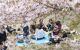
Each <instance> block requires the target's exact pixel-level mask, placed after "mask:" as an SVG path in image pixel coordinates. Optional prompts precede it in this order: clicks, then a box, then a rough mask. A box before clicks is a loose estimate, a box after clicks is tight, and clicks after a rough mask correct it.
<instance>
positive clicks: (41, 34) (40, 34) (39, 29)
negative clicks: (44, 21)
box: [32, 25, 45, 40]
mask: <svg viewBox="0 0 80 50" xmlns="http://www.w3.org/2000/svg"><path fill="white" fill-rule="evenodd" d="M44 36H45V31H44V30H43V29H42V27H40V25H38V26H37V29H36V31H35V34H34V35H33V36H32V39H35V40H41V39H44V38H45V37H44Z"/></svg>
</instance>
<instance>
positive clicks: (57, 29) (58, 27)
mask: <svg viewBox="0 0 80 50" xmlns="http://www.w3.org/2000/svg"><path fill="white" fill-rule="evenodd" d="M60 31H61V23H60V21H57V22H56V23H55V25H54V29H53V32H52V33H51V37H50V41H51V42H52V43H60V41H61V40H60V38H59V36H58V35H59V33H60ZM55 39H56V40H55Z"/></svg>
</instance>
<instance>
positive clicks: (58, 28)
mask: <svg viewBox="0 0 80 50" xmlns="http://www.w3.org/2000/svg"><path fill="white" fill-rule="evenodd" d="M61 27H62V25H61V22H60V21H57V22H55V25H54V29H53V34H54V35H58V34H59V32H60V31H61Z"/></svg>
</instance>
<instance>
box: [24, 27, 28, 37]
mask: <svg viewBox="0 0 80 50" xmlns="http://www.w3.org/2000/svg"><path fill="white" fill-rule="evenodd" d="M23 32H24V34H23V36H24V37H27V36H28V35H29V26H28V25H27V26H25V27H23Z"/></svg>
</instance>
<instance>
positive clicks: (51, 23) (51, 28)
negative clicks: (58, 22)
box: [47, 19, 54, 31]
mask: <svg viewBox="0 0 80 50" xmlns="http://www.w3.org/2000/svg"><path fill="white" fill-rule="evenodd" d="M47 28H48V31H52V30H53V28H54V22H53V20H52V19H49V23H48V24H47Z"/></svg>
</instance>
